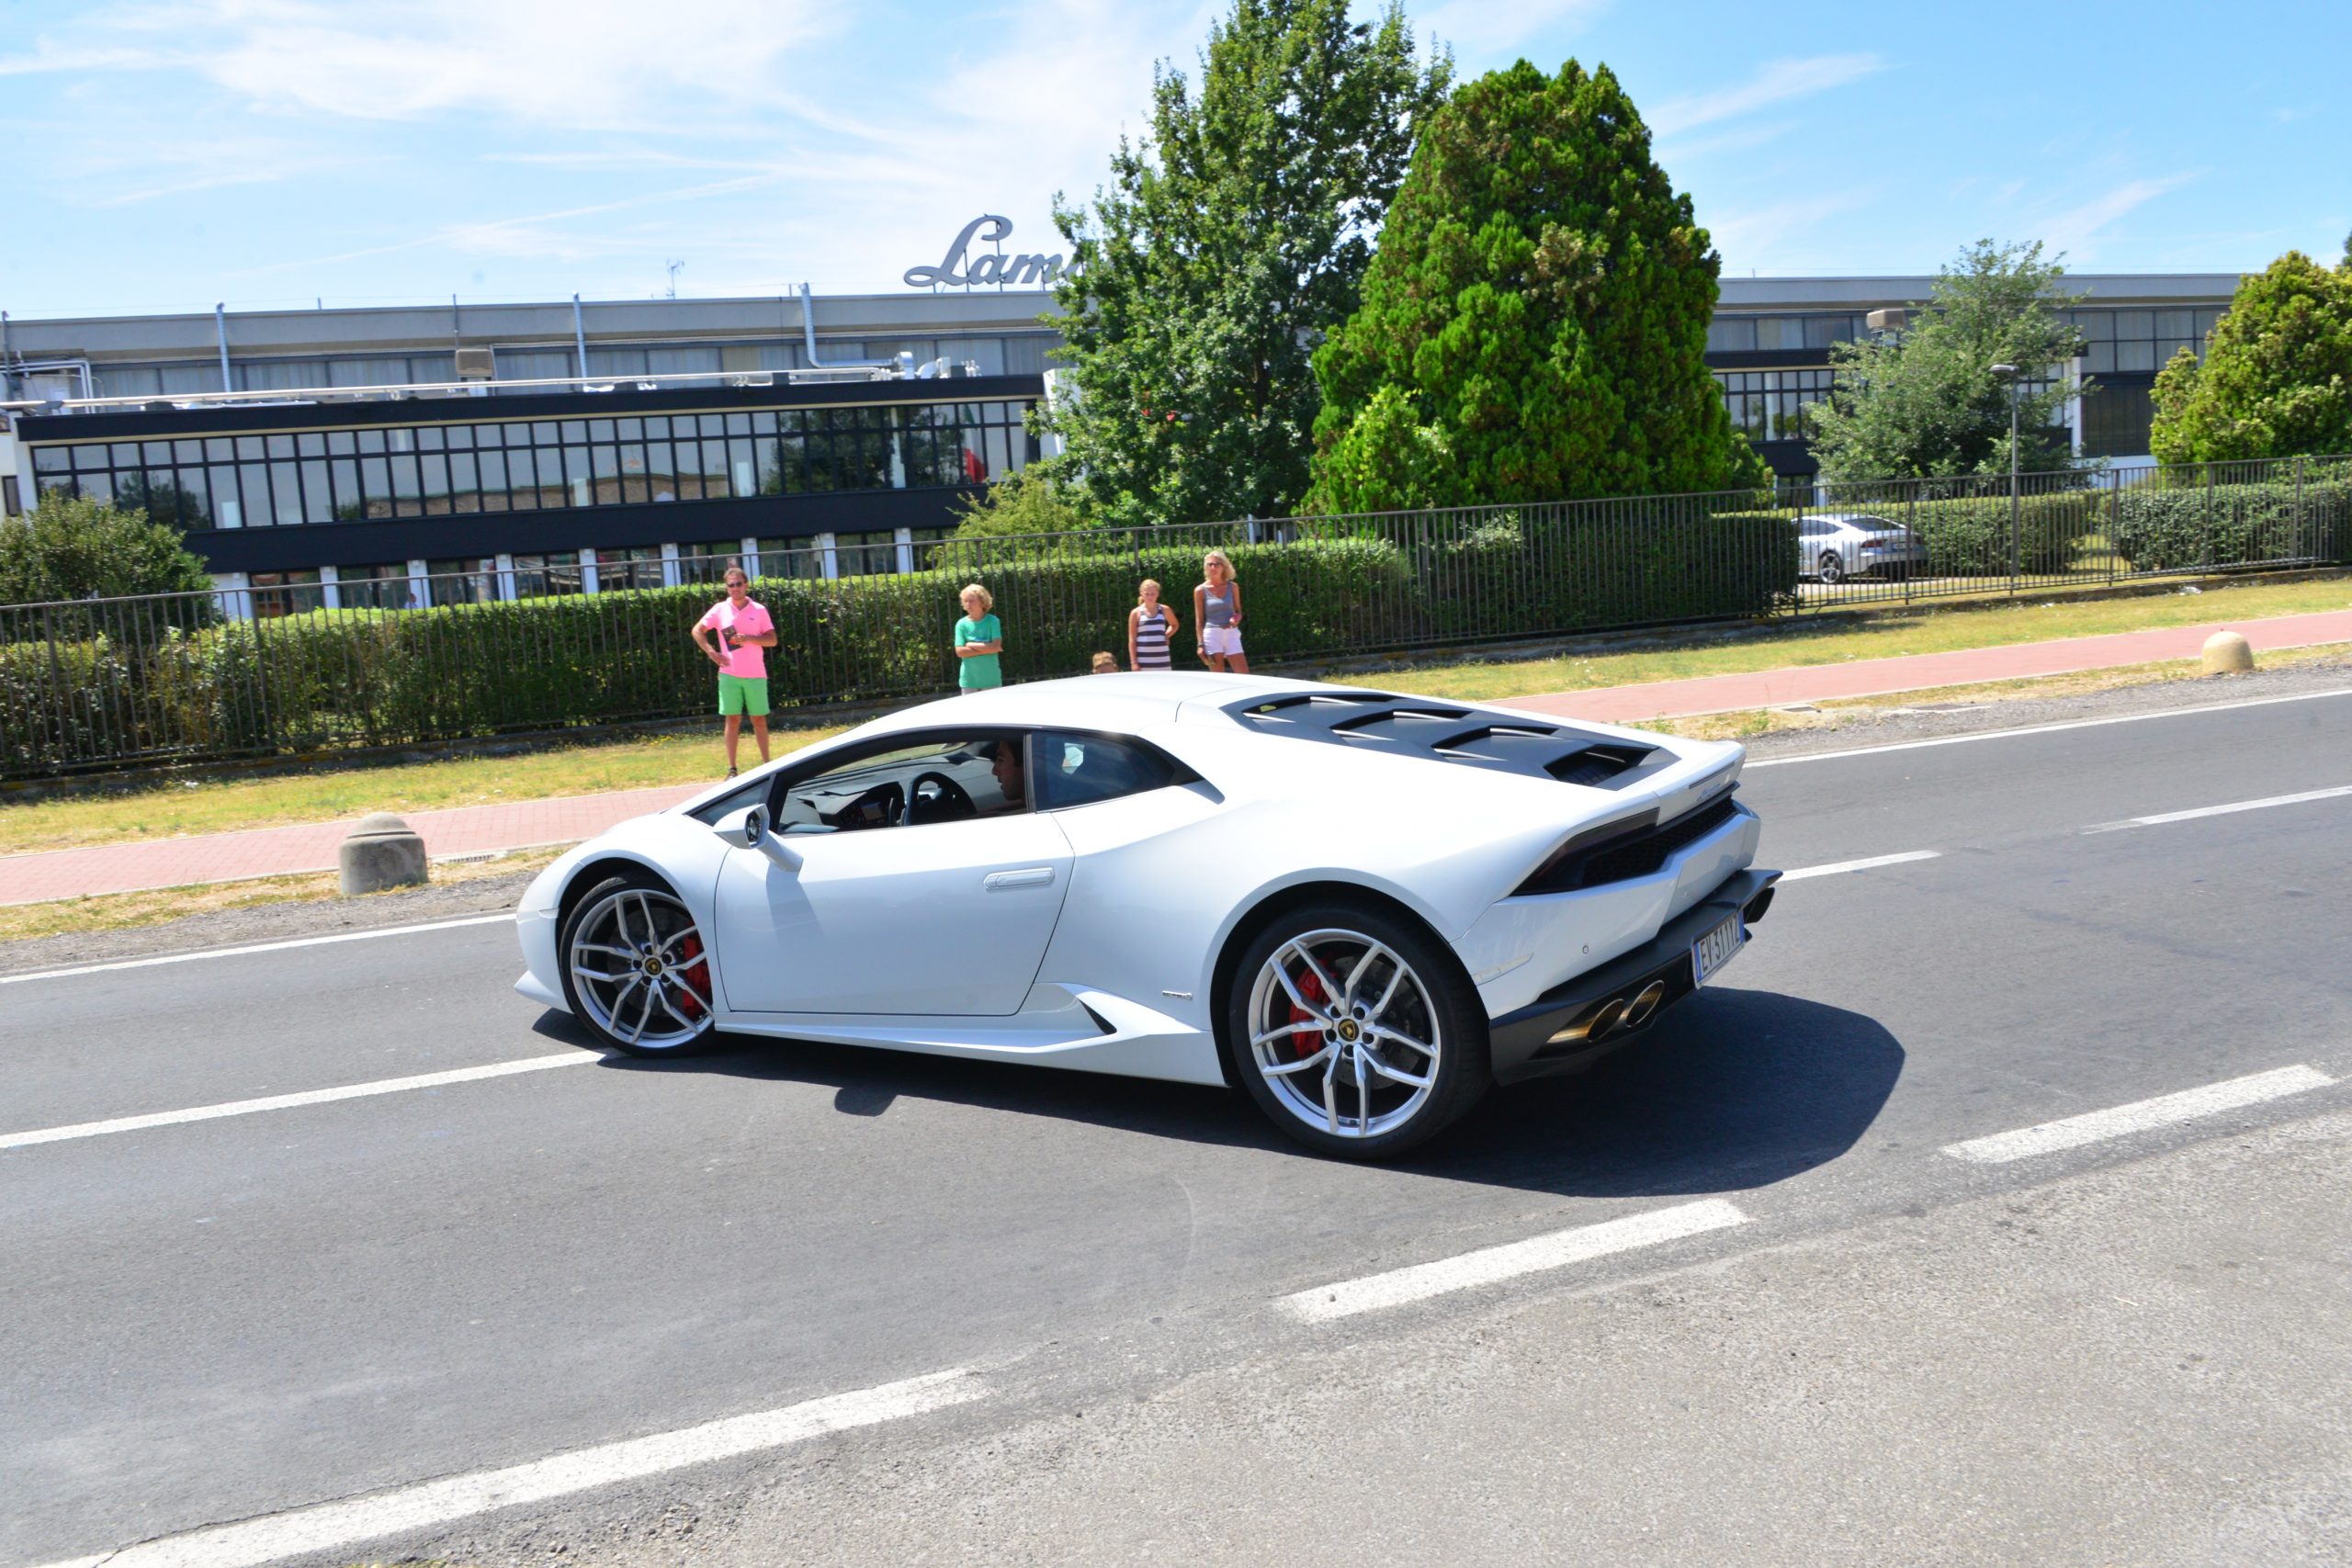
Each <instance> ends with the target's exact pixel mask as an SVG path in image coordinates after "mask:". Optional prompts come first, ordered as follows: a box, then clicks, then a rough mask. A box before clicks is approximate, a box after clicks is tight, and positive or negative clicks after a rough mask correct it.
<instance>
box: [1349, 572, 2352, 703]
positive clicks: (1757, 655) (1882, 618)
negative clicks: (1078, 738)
mask: <svg viewBox="0 0 2352 1568" xmlns="http://www.w3.org/2000/svg"><path fill="white" fill-rule="evenodd" d="M2346 609H2352V578H2343V577H2334V578H2323V579H2319V580H2317V581H2308V582H2262V583H2248V584H2247V585H2245V587H2230V588H2220V589H2211V590H2209V591H2207V592H2201V593H2165V594H2157V595H2153V596H2150V597H2146V598H2139V599H2103V600H2097V601H2093V602H2088V603H2085V602H2081V601H2075V602H2061V601H2052V602H2050V603H2047V604H2003V605H2000V606H1998V607H1997V608H1993V607H1986V608H1945V609H1928V608H1916V609H1911V610H1883V611H1876V612H1873V613H1872V614H1871V615H1870V618H1869V619H1868V620H1866V621H1863V622H1862V623H1861V624H1860V625H1852V624H1848V625H1843V626H1835V627H1828V628H1823V629H1819V630H1815V629H1813V628H1812V627H1810V626H1804V625H1799V626H1795V627H1792V628H1790V629H1788V630H1774V631H1771V632H1767V633H1763V634H1760V635H1753V636H1747V637H1739V638H1738V639H1736V640H1730V639H1726V638H1724V637H1716V638H1714V639H1713V640H1709V641H1702V640H1699V639H1696V638H1693V639H1691V641H1689V642H1677V643H1676V644H1675V645H1673V646H1668V647H1664V648H1647V649H1632V650H1628V651H1626V652H1623V653H1592V654H1578V655H1573V656H1570V657H1566V658H1553V659H1532V660H1510V661H1508V662H1501V661H1484V662H1476V663H1468V662H1457V663H1435V662H1430V663H1422V664H1414V663H1412V662H1409V661H1402V662H1399V663H1398V664H1397V665H1396V666H1394V667H1392V668H1388V669H1383V670H1380V671H1376V672H1372V673H1368V674H1366V675H1363V676H1361V677H1359V679H1361V680H1363V682H1364V683H1366V684H1368V685H1379V686H1384V687H1388V688H1391V689H1394V690H1396V691H1399V692H1410V693H1413V694H1416V695H1418V696H1429V697H1451V698H1453V699H1454V700H1455V701H1457V702H1478V701H1482V700H1484V699H1487V698H1490V697H1518V696H1526V695H1528V694H1532V693H1536V692H1576V691H1586V690H1589V689H1591V688H1593V687H1597V686H1628V685H1634V684H1636V683H1638V682H1645V681H1681V680H1689V679H1691V678H1693V677H1697V676H1704V675H1735V674H1747V673H1750V672H1753V671H1758V670H1784V669H1789V668H1792V667H1797V666H1804V665H1815V664H1843V663H1846V662H1848V661H1849V660H1857V659H1898V658H1902V657H1904V656H1905V655H1907V654H1915V653H1951V652H1953V651H1956V650H1959V649H1971V648H2006V647H2008V646H2010V645H2012V644H2015V643H2021V642H2041V641H2045V640H2048V639H2050V638H2053V637H2101V636H2105V635H2107V634H2109V633H2111V632H2136V631H2148V630H2152V629H2155V628H2159V627H2164V626H2198V625H2200V624H2202V623H2204V622H2207V621H2220V620H2256V619H2260V618H2264V617H2267V616H2271V615H2306V614H2310V613H2312V612H2313V611H2320V610H2346Z"/></svg>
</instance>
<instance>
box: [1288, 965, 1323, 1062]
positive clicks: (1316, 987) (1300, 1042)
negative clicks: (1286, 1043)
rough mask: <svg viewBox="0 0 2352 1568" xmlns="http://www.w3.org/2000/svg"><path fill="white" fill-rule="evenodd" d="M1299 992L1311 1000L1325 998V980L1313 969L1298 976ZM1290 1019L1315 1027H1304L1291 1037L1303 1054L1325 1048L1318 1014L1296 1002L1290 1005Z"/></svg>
mask: <svg viewBox="0 0 2352 1568" xmlns="http://www.w3.org/2000/svg"><path fill="white" fill-rule="evenodd" d="M1298 994H1299V995H1300V996H1302V997H1305V998H1306V999H1307V1000H1308V1001H1310V1002H1320V1001H1322V1000H1324V999H1325V998H1324V996H1323V982H1322V980H1321V979H1320V978H1319V977H1318V976H1317V975H1316V973H1315V971H1314V970H1312V969H1309V970H1307V971H1306V973H1305V974H1303V975H1301V976H1298ZM1290 1021H1291V1022H1292V1023H1294V1024H1300V1023H1313V1024H1316V1025H1317V1027H1315V1028H1314V1029H1302V1030H1299V1031H1298V1032H1296V1033H1295V1034H1293V1035H1292V1036H1291V1037H1290V1043H1291V1044H1292V1045H1293V1046H1294V1047H1295V1049H1296V1050H1297V1052H1298V1054H1299V1055H1301V1056H1312V1055H1315V1053H1316V1052H1317V1051H1320V1050H1321V1049H1323V1030H1322V1027H1321V1024H1320V1022H1319V1021H1317V1018H1316V1016H1315V1015H1314V1014H1313V1013H1311V1012H1309V1011H1307V1010H1306V1009H1305V1008H1303V1007H1300V1006H1299V1005H1298V1004H1297V1003H1296V1002H1293V1003H1291V1005H1290Z"/></svg>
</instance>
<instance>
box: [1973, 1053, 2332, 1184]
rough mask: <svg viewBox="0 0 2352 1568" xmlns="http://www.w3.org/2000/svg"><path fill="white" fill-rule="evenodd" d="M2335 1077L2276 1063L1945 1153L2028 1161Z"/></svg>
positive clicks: (1983, 1161)
mask: <svg viewBox="0 0 2352 1568" xmlns="http://www.w3.org/2000/svg"><path fill="white" fill-rule="evenodd" d="M2334 1082H2335V1079H2334V1078H2332V1077H2328V1076H2327V1075H2326V1074H2325V1073H2323V1072H2321V1071H2319V1070H2318V1069H2317V1068H2315V1067H2306V1066H2292V1067H2279V1068H2277V1069H2275V1070H2274V1071H2271V1072H2267V1073H2255V1074H2252V1075H2250V1076H2248V1077H2242V1078H2230V1079H2227V1080H2226V1081H2224V1082H2222V1083H2216V1084H2207V1085H2206V1086H2205V1087H2204V1088H2202V1089H2183V1090H2182V1091H2181V1092H2179V1093H2178V1094H2165V1095H2158V1096H2157V1097H2156V1098H2155V1099H2154V1100H2133V1101H2132V1102H2131V1104H2129V1105H2117V1106H2111V1107H2109V1109H2108V1110H2105V1111H2088V1112H2086V1113H2085V1114H2083V1115H2081V1116H2069V1117H2066V1118H2064V1120H2061V1121H2057V1122H2041V1123H2040V1124H2039V1125H2037V1126H2032V1127H2020V1128H2018V1130H2017V1131H2016V1132H2013V1133H1996V1134H1992V1135H1991V1136H1990V1137H1985V1138H1971V1139H1969V1140H1968V1141H1967V1142H1966V1143H1963V1144H1953V1145H1949V1146H1948V1147H1946V1148H1945V1150H1944V1153H1946V1154H1948V1155H1951V1156H1952V1157H1953V1158H1955V1159H1964V1160H1970V1161H1973V1162H1974V1163H1976V1164H1978V1165H2006V1164H2007V1163H2008V1162H2009V1161H2011V1160H2018V1159H2030V1158H2031V1157H2032V1156H2035V1155H2046V1154H2054V1153H2056V1152H2057V1151H2058V1150H2060V1149H2073V1148H2080V1147H2081V1146H2082V1145H2085V1144H2096V1143H2099V1142H2102V1141H2104V1140H2105V1139H2108V1138H2120V1137H2123V1136H2125V1135H2126V1134H2131V1133H2139V1132H2144V1131H2146V1130H2147V1129H2149V1128H2151V1127H2168V1126H2171V1125H2173V1124H2175V1123H2176V1122H2193V1121H2195V1120H2197V1119H2198V1118H2199V1117H2202V1116H2214V1115H2218V1114H2220V1113H2221V1112H2222V1111H2235V1110H2238V1109H2240V1108H2241V1107H2244V1106H2248V1105H2259V1104H2261V1103H2262V1102H2263V1101H2264V1100H2279V1099H2283V1098H2285V1097H2286V1096H2288V1095H2290V1094H2301V1093H2303V1092H2304V1091H2305V1090H2307V1089H2325V1088H2326V1087H2327V1086H2328V1085H2330V1084H2332V1083H2334Z"/></svg>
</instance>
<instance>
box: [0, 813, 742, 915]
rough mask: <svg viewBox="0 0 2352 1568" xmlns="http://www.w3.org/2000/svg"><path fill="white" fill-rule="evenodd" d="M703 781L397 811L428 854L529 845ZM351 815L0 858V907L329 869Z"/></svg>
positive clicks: (569, 838) (556, 839)
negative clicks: (500, 803) (502, 803)
mask: <svg viewBox="0 0 2352 1568" xmlns="http://www.w3.org/2000/svg"><path fill="white" fill-rule="evenodd" d="M705 787H706V786H705V785H703V784H673V785H671V786H669V787H667V788H663V789H629V790H619V791H616V792H615V793H613V794H610V795H565V796H560V797H559V798H556V799H552V800H518V801H515V803H514V804H512V805H506V806H461V807H456V808H455V809H453V810H448V811H415V812H409V813H405V814H404V815H405V818H406V820H407V822H408V825H409V826H410V827H412V828H413V829H416V830H417V832H418V833H419V834H421V835H422V836H423V837H424V852H425V853H426V854H428V855H430V856H432V857H433V858H434V859H435V860H443V859H447V857H449V856H451V855H465V854H479V853H482V852H487V851H495V850H519V849H526V848H528V847H530V846H532V845H535V844H571V843H577V842H579V841H580V840H582V839H593V838H594V837H595V836H596V835H597V834H599V833H601V832H603V831H604V830H605V829H607V828H609V827H611V826H612V825H613V824H614V823H616V822H625V821H627V820H628V818H632V817H641V816H643V815H644V814H645V813H647V812H649V811H659V810H661V809H662V807H665V806H669V805H672V804H673V803H675V802H677V801H681V800H684V799H685V798H686V797H687V796H688V795H694V794H695V793H697V792H698V791H700V790H702V789H703V788H705ZM350 831H351V822H350V821H348V820H346V821H341V822H305V823H300V824H298V825H295V826H291V827H285V828H254V829H248V830H247V831H245V832H242V833H200V834H194V835H191V836H189V837H187V838H182V839H158V840H147V841H145V842H141V843H130V844H100V845H95V846H93V847H91V848H89V849H83V850H51V851H49V852H45V853H41V854H30V855H6V856H0V904H32V903H38V902H40V901H41V900H43V899H48V898H76V897H85V896H87V895H91V894H98V893H136V892H140V891H142V890H145V889H148V888H155V887H182V886H187V885H188V884H190V883H197V882H235V881H242V880H244V879H246V878H250V877H255V876H283V875H287V874H291V873H295V872H304V871H333V870H334V865H335V849H336V846H338V845H340V844H341V843H342V842H343V839H344V835H345V834H346V833H348V832H350Z"/></svg>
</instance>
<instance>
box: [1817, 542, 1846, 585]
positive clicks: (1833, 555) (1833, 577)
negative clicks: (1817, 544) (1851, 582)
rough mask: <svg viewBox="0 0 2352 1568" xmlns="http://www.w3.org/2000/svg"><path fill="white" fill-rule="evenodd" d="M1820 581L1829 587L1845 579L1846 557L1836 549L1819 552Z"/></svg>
mask: <svg viewBox="0 0 2352 1568" xmlns="http://www.w3.org/2000/svg"><path fill="white" fill-rule="evenodd" d="M1821 581H1823V582H1825V583H1826V584H1828V585H1829V586H1830V587H1832V588H1835V587H1836V586H1838V584H1839V583H1841V582H1843V581H1846V558H1845V557H1844V556H1841V555H1839V554H1838V552H1837V551H1836V550H1824V551H1822V552H1821Z"/></svg>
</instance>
